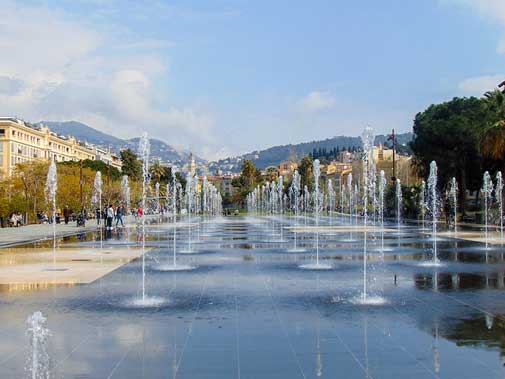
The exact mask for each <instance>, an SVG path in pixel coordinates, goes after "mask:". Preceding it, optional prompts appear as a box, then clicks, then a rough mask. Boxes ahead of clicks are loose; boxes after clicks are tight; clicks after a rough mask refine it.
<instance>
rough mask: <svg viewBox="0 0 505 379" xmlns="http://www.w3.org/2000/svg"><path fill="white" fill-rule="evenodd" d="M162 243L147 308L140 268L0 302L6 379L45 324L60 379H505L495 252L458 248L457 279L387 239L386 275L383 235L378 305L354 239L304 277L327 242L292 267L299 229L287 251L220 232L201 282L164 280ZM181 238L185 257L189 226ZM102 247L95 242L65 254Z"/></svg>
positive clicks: (192, 262)
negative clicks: (38, 320)
mask: <svg viewBox="0 0 505 379" xmlns="http://www.w3.org/2000/svg"><path fill="white" fill-rule="evenodd" d="M276 222H277V224H276V230H278V228H279V227H280V225H278V221H276ZM285 223H286V226H287V225H288V224H289V218H288V217H285ZM196 227H197V226H195V228H196ZM152 228H153V229H155V230H156V231H158V232H159V231H160V230H163V228H160V227H158V226H157V225H154V226H152ZM149 229H150V228H149V227H148V231H147V235H146V241H147V243H146V244H147V246H152V247H153V248H154V250H153V251H151V252H150V253H149V255H148V256H147V258H146V259H147V268H146V270H147V281H146V284H147V289H146V294H147V300H146V301H144V302H141V301H140V300H139V299H141V286H140V280H141V266H140V264H141V260H136V261H133V262H131V263H130V264H127V265H125V266H123V267H121V268H120V269H118V270H116V271H114V272H112V273H110V274H109V275H107V276H105V277H103V278H102V279H100V280H98V281H96V282H94V283H92V284H89V285H78V286H60V287H46V286H41V287H39V288H38V289H31V290H23V291H16V290H14V289H13V288H11V287H8V286H4V287H3V288H0V291H1V292H0V336H2V338H1V339H0V377H2V378H4V377H5V378H22V377H25V376H26V372H25V366H26V362H27V356H28V355H29V354H30V352H29V348H28V346H29V345H28V341H27V337H26V334H25V333H26V324H25V320H26V318H27V317H28V315H30V314H32V313H33V312H34V311H37V310H40V311H42V313H43V314H44V315H45V316H46V317H47V326H48V328H49V329H50V331H51V336H50V338H49V342H48V346H47V354H48V355H49V359H50V367H51V374H52V377H56V378H60V377H64V378H101V377H103V378H107V377H111V378H308V377H322V378H325V377H327V378H330V377H331V378H335V377H342V378H367V377H369V378H429V377H435V378H438V377H440V378H453V377H454V378H456V377H457V378H500V377H503V376H504V375H505V369H504V367H503V363H504V362H503V358H502V357H503V356H504V355H505V345H503V342H502V341H503V335H504V333H505V326H504V325H505V323H504V320H505V301H503V300H502V299H503V298H504V296H503V295H504V288H505V284H504V277H505V261H504V251H502V250H501V249H500V248H496V249H495V250H493V251H489V252H485V251H483V250H482V248H481V247H482V244H479V243H476V242H468V241H462V240H451V239H450V238H444V240H443V241H441V242H440V245H439V255H438V257H439V259H440V261H441V263H442V265H441V266H436V267H431V266H429V265H423V264H422V263H423V262H426V261H428V262H429V260H430V259H431V248H432V244H431V242H430V241H428V238H426V237H425V236H423V235H421V234H419V233H418V232H417V230H416V229H415V228H409V229H408V235H407V234H405V235H403V236H401V238H400V239H398V236H397V234H396V233H395V232H391V233H386V235H385V241H384V246H385V252H384V260H382V259H381V258H382V255H381V253H380V251H379V250H378V249H379V248H380V246H381V242H380V238H375V239H374V235H373V233H369V236H370V240H369V241H368V246H367V249H368V251H369V255H368V262H369V265H368V274H369V276H368V286H369V290H370V292H369V293H368V301H367V302H365V303H364V304H363V303H362V301H360V299H362V294H361V289H362V284H363V277H362V264H363V261H362V249H363V243H362V242H361V241H353V242H340V240H341V239H342V240H343V239H346V238H349V233H348V232H345V233H338V232H335V233H332V234H328V235H325V236H320V238H321V249H320V259H321V262H322V263H324V264H329V265H331V269H329V270H303V269H300V266H301V265H312V264H313V263H314V260H315V251H314V246H313V239H312V238H313V236H312V235H310V234H309V235H300V234H299V235H298V245H299V247H303V248H304V249H306V251H305V252H301V253H293V252H290V251H289V249H291V248H293V243H292V242H293V241H292V237H293V236H292V234H291V233H290V232H289V231H288V230H287V229H286V230H284V233H283V236H284V238H285V239H286V242H272V241H271V240H272V235H271V234H269V233H270V232H271V223H270V222H261V223H259V222H258V220H257V219H254V220H253V219H251V218H239V217H236V218H227V219H217V220H216V221H215V222H212V223H206V225H205V234H206V236H201V240H200V241H196V240H195V241H193V243H192V246H193V248H194V250H195V251H198V252H200V253H201V254H181V255H178V257H177V259H178V261H177V262H178V264H180V265H181V266H182V265H187V266H191V267H193V268H194V269H193V270H188V271H181V272H177V271H160V270H158V268H159V266H160V265H161V266H162V267H163V265H167V266H166V267H170V265H171V264H172V259H173V258H172V239H171V238H172V234H171V233H172V230H171V228H169V227H167V228H166V232H165V234H163V233H152V234H150V232H149ZM195 230H196V229H195ZM358 231H359V230H357V232H358ZM377 233H378V234H377V236H375V237H380V235H379V228H377ZM193 236H194V237H196V235H195V233H194V231H193ZM158 237H159V239H160V240H159V242H158ZM274 237H275V236H274ZM325 237H326V238H325ZM354 237H355V238H361V237H362V234H356V233H354ZM177 238H178V241H177V244H178V246H179V247H180V248H181V249H185V248H186V247H187V244H186V238H187V227H186V226H185V225H183V224H182V225H181V227H180V229H178V231H177ZM95 240H96V234H94V233H87V234H83V235H80V236H73V237H67V238H64V239H61V240H60V241H59V244H60V246H65V245H67V244H68V245H72V246H79V245H82V246H89V245H90V244H93V243H95ZM139 241H140V238H139V236H138V235H137V234H136V231H135V229H132V230H129V231H124V230H123V231H121V232H120V234H119V235H118V234H116V233H115V232H112V233H109V235H108V239H107V240H106V241H105V246H107V245H108V244H116V245H117V244H124V245H125V247H127V246H128V245H131V244H137V243H139ZM44 244H45V242H37V243H34V244H28V245H25V246H26V247H29V248H33V249H38V248H40V247H44ZM486 253H487V254H486ZM9 254H10V253H9ZM486 255H487V256H486Z"/></svg>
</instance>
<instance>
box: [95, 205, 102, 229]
mask: <svg viewBox="0 0 505 379" xmlns="http://www.w3.org/2000/svg"><path fill="white" fill-rule="evenodd" d="M101 219H102V212H101V211H100V208H96V224H97V225H100V221H101Z"/></svg>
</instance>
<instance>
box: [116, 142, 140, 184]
mask: <svg viewBox="0 0 505 379" xmlns="http://www.w3.org/2000/svg"><path fill="white" fill-rule="evenodd" d="M120 154H121V162H122V164H121V172H122V173H123V175H128V176H129V177H130V179H132V180H135V181H139V180H141V178H142V164H141V162H140V161H139V159H138V157H137V154H135V153H134V152H133V150H132V149H126V150H121V153H120Z"/></svg>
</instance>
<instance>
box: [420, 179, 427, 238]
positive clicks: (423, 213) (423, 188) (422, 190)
mask: <svg viewBox="0 0 505 379" xmlns="http://www.w3.org/2000/svg"><path fill="white" fill-rule="evenodd" d="M419 210H420V211H421V225H422V229H423V230H425V220H426V182H425V181H424V180H423V181H421V186H420V188H419Z"/></svg>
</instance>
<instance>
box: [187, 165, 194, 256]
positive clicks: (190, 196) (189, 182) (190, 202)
mask: <svg viewBox="0 0 505 379" xmlns="http://www.w3.org/2000/svg"><path fill="white" fill-rule="evenodd" d="M186 209H187V212H188V216H187V217H188V251H187V252H188V253H191V252H192V250H191V249H192V248H191V211H192V209H193V176H192V175H191V173H190V172H188V174H187V176H186Z"/></svg>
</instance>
